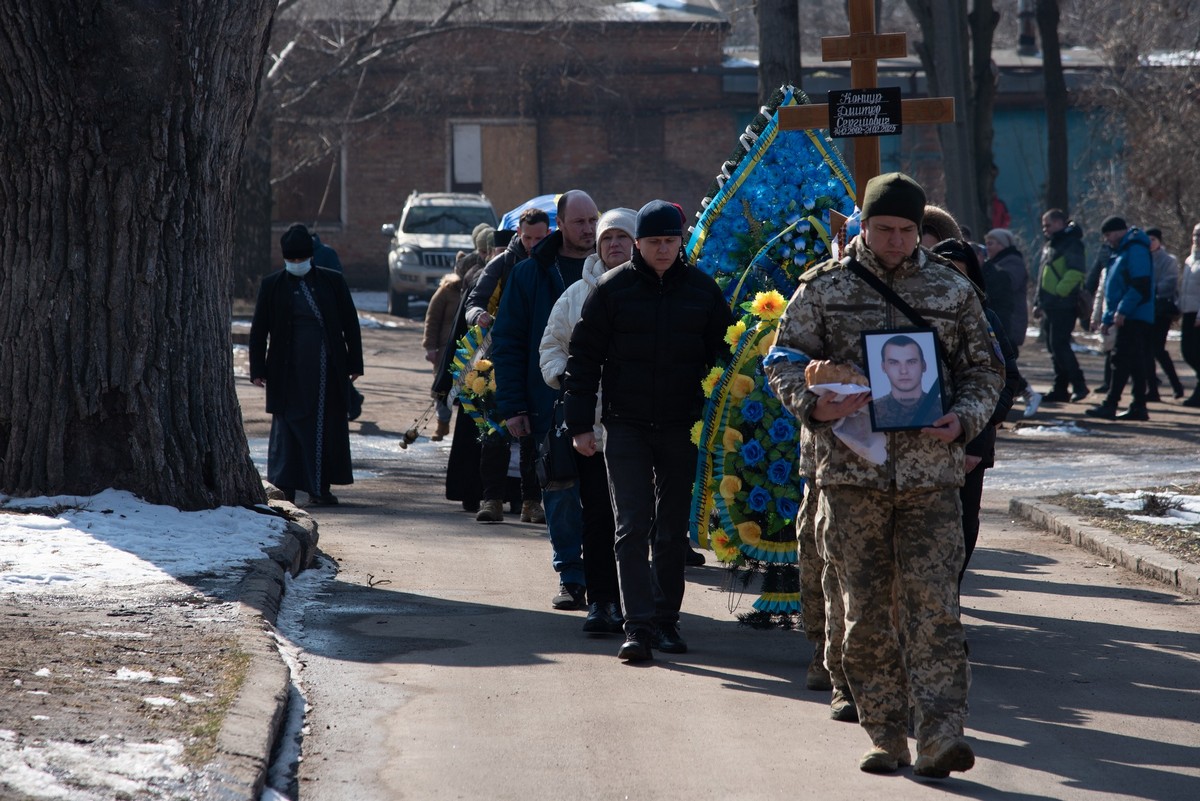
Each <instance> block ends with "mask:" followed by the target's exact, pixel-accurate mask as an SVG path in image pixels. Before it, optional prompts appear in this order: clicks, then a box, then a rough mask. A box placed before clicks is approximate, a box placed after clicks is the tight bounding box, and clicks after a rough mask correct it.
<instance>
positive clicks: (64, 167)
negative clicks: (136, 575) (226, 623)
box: [0, 0, 276, 509]
mask: <svg viewBox="0 0 1200 801" xmlns="http://www.w3.org/2000/svg"><path fill="white" fill-rule="evenodd" d="M275 6H276V3H275V2H274V0H243V2H238V3H229V2H225V0H187V1H186V2H184V1H183V0H175V2H160V3H152V4H147V3H142V2H136V0H57V2H53V3H46V2H42V1H41V0H10V1H9V2H6V3H3V4H0V29H3V30H4V36H3V37H0V163H3V164H4V165H5V166H4V168H3V170H0V393H2V394H0V456H2V458H3V462H2V463H0V491H3V492H6V493H10V494H14V495H23V496H31V495H42V494H45V495H56V494H79V495H87V494H92V493H95V492H97V491H99V490H102V489H104V488H106V487H115V488H118V489H125V490H129V491H131V492H134V493H136V494H137V495H139V496H141V497H143V498H144V499H146V500H148V501H151V502H155V503H165V504H171V505H175V506H178V507H180V508H184V509H198V508H206V507H213V506H218V505H226V504H243V503H250V502H258V501H261V500H262V498H263V492H262V485H261V480H260V478H259V476H258V473H257V471H256V470H255V468H254V465H253V463H252V462H251V460H250V456H249V451H248V448H247V446H246V438H245V434H244V433H243V431H242V426H241V413H240V409H239V407H238V402H237V396H236V394H235V392H234V383H233V381H234V379H233V368H232V348H231V343H230V319H229V318H230V286H231V274H230V267H229V264H230V238H231V228H232V226H231V220H232V214H231V210H232V207H233V197H232V194H233V192H234V189H235V184H234V178H235V171H236V167H237V164H238V161H239V159H240V157H241V152H242V146H243V141H244V139H245V135H246V126H247V122H248V120H249V119H250V115H251V111H252V109H253V106H254V101H255V93H256V89H257V86H258V79H259V73H260V71H261V69H262V64H263V55H264V53H265V50H266V44H267V38H268V33H269V30H270V25H271V16H272V13H273V11H274V8H275Z"/></svg>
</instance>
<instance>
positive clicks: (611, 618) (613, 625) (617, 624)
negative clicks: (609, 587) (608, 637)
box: [600, 601, 625, 634]
mask: <svg viewBox="0 0 1200 801" xmlns="http://www.w3.org/2000/svg"><path fill="white" fill-rule="evenodd" d="M600 607H601V610H602V611H603V613H604V621H605V623H607V624H608V630H609V632H611V633H612V634H620V633H621V632H623V631H625V618H624V617H623V616H622V615H621V605H620V604H619V603H617V602H616V601H609V602H607V603H603V604H601V605H600Z"/></svg>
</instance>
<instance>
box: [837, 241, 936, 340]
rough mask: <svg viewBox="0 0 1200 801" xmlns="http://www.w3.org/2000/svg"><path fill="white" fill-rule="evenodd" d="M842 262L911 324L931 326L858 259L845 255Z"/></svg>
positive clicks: (919, 326)
mask: <svg viewBox="0 0 1200 801" xmlns="http://www.w3.org/2000/svg"><path fill="white" fill-rule="evenodd" d="M842 263H843V264H845V265H846V267H847V269H849V270H850V272H852V273H854V274H855V275H857V276H858V277H859V278H861V279H862V280H864V281H866V282H867V284H868V285H869V286H870V287H871V288H872V289H874V290H875V291H876V292H878V293H879V294H880V295H882V296H883V299H884V300H886V301H887V302H888V303H890V304H892V305H893V306H895V307H896V308H897V309H899V310H900V313H901V314H903V315H904V316H905V317H907V318H908V319H909V320H911V321H912V324H913V325H915V326H916V327H917V328H933V326H932V325H930V324H929V321H928V320H926V319H925V318H924V317H922V316H921V315H919V314H917V310H916V309H914V308H913V307H912V306H909V305H908V302H907V301H906V300H904V298H902V297H900V296H899V295H897V294H896V292H895V291H894V290H893V289H892V288H891V287H890V286H888V285H887V284H885V283H883V281H880V280H879V276H877V275H875V273H873V272H871V271H870V270H868V269H867V268H866V267H864V266H862V264H861V263H860V262H859V261H858V259H856V258H854V257H853V256H847V257H846V259H845V261H843V262H842Z"/></svg>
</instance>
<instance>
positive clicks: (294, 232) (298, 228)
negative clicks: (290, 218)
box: [279, 223, 313, 261]
mask: <svg viewBox="0 0 1200 801" xmlns="http://www.w3.org/2000/svg"><path fill="white" fill-rule="evenodd" d="M279 249H280V250H281V251H283V257H284V258H285V259H288V260H289V261H300V260H301V259H311V258H312V254H313V238H312V234H310V233H309V232H308V228H306V227H305V226H304V225H303V224H301V223H293V224H292V225H291V226H290V227H289V228H288V229H287V230H286V231H284V232H283V236H281V237H279Z"/></svg>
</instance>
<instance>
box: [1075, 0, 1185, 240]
mask: <svg viewBox="0 0 1200 801" xmlns="http://www.w3.org/2000/svg"><path fill="white" fill-rule="evenodd" d="M1091 1H1092V2H1095V0H1091ZM1195 6H1196V4H1195V3H1194V2H1188V0H1139V2H1131V0H1121V2H1119V3H1101V2H1095V6H1094V12H1095V13H1094V20H1095V21H1096V23H1097V24H1095V25H1093V26H1090V27H1089V28H1088V29H1087V33H1088V35H1090V36H1092V37H1094V40H1095V42H1096V44H1097V46H1098V47H1099V48H1100V49H1101V51H1102V52H1103V53H1104V54H1105V56H1106V59H1107V62H1108V65H1109V66H1108V68H1107V69H1106V70H1105V71H1104V74H1103V76H1102V78H1101V80H1100V81H1099V82H1098V84H1097V85H1096V87H1095V88H1094V89H1093V91H1091V92H1090V93H1088V95H1087V96H1086V100H1088V101H1089V102H1091V103H1092V104H1093V106H1094V107H1095V108H1096V109H1097V110H1098V111H1100V112H1102V113H1103V114H1104V115H1105V117H1104V119H1105V123H1106V125H1105V128H1106V129H1107V130H1106V132H1107V133H1108V134H1109V135H1110V136H1111V137H1112V139H1113V140H1114V141H1116V142H1119V143H1120V151H1119V153H1118V154H1117V155H1116V156H1115V157H1114V159H1113V160H1112V161H1111V162H1109V163H1105V164H1099V165H1097V168H1096V172H1097V175H1096V180H1095V181H1094V185H1095V186H1096V187H1097V191H1096V193H1095V194H1094V195H1093V196H1092V197H1090V198H1089V199H1088V201H1089V206H1090V209H1091V212H1092V214H1093V215H1095V216H1097V217H1099V216H1103V215H1105V214H1111V213H1114V212H1118V213H1121V214H1123V215H1124V216H1125V217H1126V218H1127V219H1128V220H1129V221H1130V222H1131V223H1133V224H1137V225H1139V226H1141V227H1143V228H1145V227H1150V226H1157V227H1160V228H1162V229H1163V231H1164V234H1165V236H1166V241H1167V242H1168V243H1178V244H1177V245H1176V246H1177V247H1181V246H1183V245H1184V244H1186V242H1187V234H1188V233H1189V232H1190V231H1191V228H1192V226H1193V225H1194V224H1195V223H1196V221H1197V220H1200V182H1198V181H1197V180H1196V178H1195V176H1196V163H1195V162H1196V159H1195V154H1196V144H1195V142H1196V131H1198V130H1200V56H1198V51H1200V18H1198V15H1197V13H1196V8H1195ZM1108 15H1113V18H1115V19H1117V20H1119V21H1120V23H1119V24H1116V25H1111V26H1105V25H1104V24H1103V21H1104V19H1105V18H1106V17H1107V16H1108Z"/></svg>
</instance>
